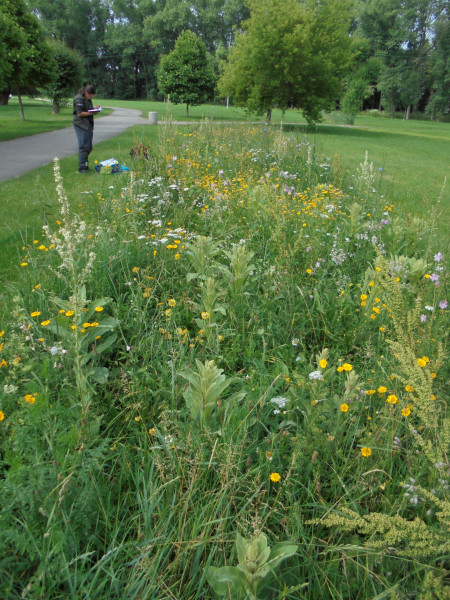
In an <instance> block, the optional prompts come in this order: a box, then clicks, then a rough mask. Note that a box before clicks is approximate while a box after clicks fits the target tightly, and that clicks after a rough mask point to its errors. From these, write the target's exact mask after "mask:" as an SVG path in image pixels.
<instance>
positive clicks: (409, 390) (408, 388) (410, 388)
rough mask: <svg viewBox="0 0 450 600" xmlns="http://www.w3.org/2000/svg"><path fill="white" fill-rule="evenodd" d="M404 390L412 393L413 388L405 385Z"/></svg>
mask: <svg viewBox="0 0 450 600" xmlns="http://www.w3.org/2000/svg"><path fill="white" fill-rule="evenodd" d="M405 390H406V391H407V392H413V391H414V388H413V386H412V385H405Z"/></svg>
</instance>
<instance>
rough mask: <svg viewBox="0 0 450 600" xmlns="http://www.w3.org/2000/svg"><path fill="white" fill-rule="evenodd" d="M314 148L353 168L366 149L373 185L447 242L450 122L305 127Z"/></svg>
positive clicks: (371, 121)
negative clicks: (371, 164) (372, 172)
mask: <svg viewBox="0 0 450 600" xmlns="http://www.w3.org/2000/svg"><path fill="white" fill-rule="evenodd" d="M306 132H307V133H306V135H307V137H308V139H309V140H311V141H314V143H315V144H316V146H317V151H318V152H319V153H323V154H325V155H326V156H328V157H330V158H331V163H332V164H333V165H334V166H335V168H337V167H338V166H339V165H344V166H345V168H346V169H347V170H349V171H352V172H355V169H356V168H357V167H358V165H359V164H360V163H361V162H363V160H364V156H365V153H366V151H367V152H368V156H369V161H371V162H373V165H374V169H375V171H376V172H377V173H378V175H379V177H377V180H376V184H375V188H376V189H377V191H379V192H380V193H382V194H383V195H384V196H385V198H386V201H387V203H393V204H395V206H396V209H397V210H399V211H401V212H403V213H407V214H410V215H411V216H415V217H419V218H422V219H423V220H424V222H427V223H428V225H429V226H430V225H431V226H432V228H433V227H434V226H436V220H437V229H436V230H433V231H432V230H430V235H431V234H433V232H434V233H438V234H439V235H444V236H445V237H446V239H447V243H448V240H449V236H448V231H449V227H450V211H449V209H450V124H449V123H435V122H428V121H415V120H414V121H413V120H409V121H405V120H400V119H387V118H380V117H369V116H360V117H357V118H356V120H355V126H353V127H345V126H341V127H333V126H329V125H319V126H317V127H316V128H315V130H314V131H313V130H312V129H311V128H309V129H307V130H306Z"/></svg>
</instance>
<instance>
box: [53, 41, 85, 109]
mask: <svg viewBox="0 0 450 600" xmlns="http://www.w3.org/2000/svg"><path fill="white" fill-rule="evenodd" d="M51 47H52V49H53V55H54V59H55V62H56V69H55V73H54V76H53V79H52V81H51V82H50V83H49V84H48V85H47V86H46V87H45V88H44V91H45V93H46V94H47V95H48V96H49V97H50V98H51V99H52V102H53V114H58V113H59V104H60V102H62V101H63V100H66V99H67V98H70V97H71V96H72V95H73V92H74V91H75V90H76V89H78V88H79V87H80V81H82V79H83V74H84V65H83V57H82V56H81V55H80V54H78V52H76V51H75V50H71V49H70V48H68V47H67V46H66V45H65V44H64V43H63V42H58V41H56V40H53V41H52V42H51Z"/></svg>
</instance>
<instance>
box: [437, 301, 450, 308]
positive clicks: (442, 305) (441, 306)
mask: <svg viewBox="0 0 450 600" xmlns="http://www.w3.org/2000/svg"><path fill="white" fill-rule="evenodd" d="M439 308H442V310H444V309H446V308H448V302H447V300H441V301H440V302H439Z"/></svg>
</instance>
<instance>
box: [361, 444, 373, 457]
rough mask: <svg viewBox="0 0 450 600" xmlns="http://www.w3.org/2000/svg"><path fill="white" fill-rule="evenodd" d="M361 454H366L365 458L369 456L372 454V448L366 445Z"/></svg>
mask: <svg viewBox="0 0 450 600" xmlns="http://www.w3.org/2000/svg"><path fill="white" fill-rule="evenodd" d="M361 454H362V455H363V456H364V458H367V457H369V456H370V455H371V454H372V450H371V449H370V448H367V446H364V447H363V448H361Z"/></svg>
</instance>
